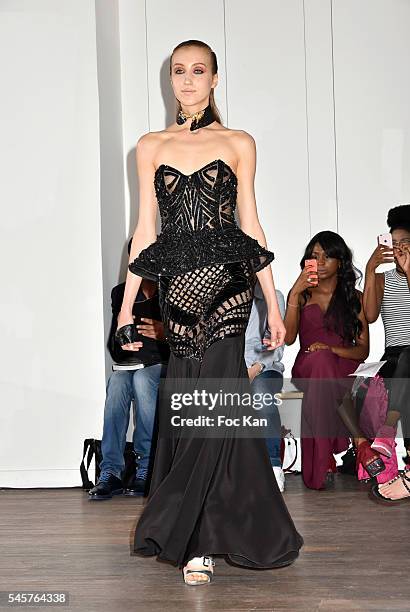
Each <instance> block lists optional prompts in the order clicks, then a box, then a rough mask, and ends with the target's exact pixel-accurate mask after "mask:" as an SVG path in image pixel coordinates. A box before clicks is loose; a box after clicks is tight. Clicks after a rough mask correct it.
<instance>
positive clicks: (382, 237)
mask: <svg viewBox="0 0 410 612" xmlns="http://www.w3.org/2000/svg"><path fill="white" fill-rule="evenodd" d="M377 242H378V244H379V245H380V246H385V247H388V248H389V249H390V250H391V251H392V250H393V238H392V235H391V234H390V232H389V233H388V234H379V235H378V236H377Z"/></svg>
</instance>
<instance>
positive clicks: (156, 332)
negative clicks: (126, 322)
mask: <svg viewBox="0 0 410 612" xmlns="http://www.w3.org/2000/svg"><path fill="white" fill-rule="evenodd" d="M141 321H143V323H139V324H138V325H136V328H137V330H138V331H139V333H140V334H141V336H146V337H147V338H153V339H154V340H165V333H164V324H163V322H162V321H156V320H155V319H145V318H143V317H141Z"/></svg>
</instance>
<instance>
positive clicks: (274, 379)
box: [251, 370, 284, 490]
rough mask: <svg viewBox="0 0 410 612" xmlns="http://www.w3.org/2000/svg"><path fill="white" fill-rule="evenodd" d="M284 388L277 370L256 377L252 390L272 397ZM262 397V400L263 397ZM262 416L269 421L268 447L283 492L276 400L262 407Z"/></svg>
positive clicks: (279, 428) (279, 425)
mask: <svg viewBox="0 0 410 612" xmlns="http://www.w3.org/2000/svg"><path fill="white" fill-rule="evenodd" d="M282 386H283V375H282V374H281V373H280V372H277V371H276V370H268V371H267V372H262V373H261V374H259V376H255V378H254V379H253V381H252V384H251V390H252V394H256V393H258V394H264V393H269V394H270V396H273V395H275V393H280V391H281V390H282ZM260 397H261V398H262V397H263V395H261V396H260ZM261 403H263V402H261ZM260 416H261V417H265V418H267V419H268V436H267V438H266V444H267V447H268V452H269V458H270V462H271V465H272V468H273V471H274V472H275V476H276V478H277V480H278V485H279V488H280V489H281V490H283V488H284V474H283V470H282V460H281V456H280V446H281V422H280V415H279V410H278V406H277V404H276V401H275V400H274V399H272V401H269V402H267V403H266V404H264V405H263V406H262V408H261V410H260Z"/></svg>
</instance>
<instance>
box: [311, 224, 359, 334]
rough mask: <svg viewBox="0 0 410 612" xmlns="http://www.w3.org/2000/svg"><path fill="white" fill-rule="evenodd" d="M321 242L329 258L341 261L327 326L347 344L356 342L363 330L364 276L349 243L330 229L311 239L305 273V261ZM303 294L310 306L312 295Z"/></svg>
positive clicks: (326, 321) (328, 312)
mask: <svg viewBox="0 0 410 612" xmlns="http://www.w3.org/2000/svg"><path fill="white" fill-rule="evenodd" d="M317 243H319V244H320V246H321V247H322V249H323V250H324V251H325V253H326V255H327V256H328V257H334V258H335V259H338V260H339V262H340V268H339V270H338V274H337V277H338V278H337V285H336V289H335V291H334V293H333V295H332V298H331V300H330V303H329V307H328V309H327V311H326V315H325V325H326V327H327V329H332V330H333V331H336V332H337V333H338V334H340V336H341V337H342V338H343V339H344V341H345V342H348V343H353V342H354V341H355V339H356V337H358V336H360V334H361V332H362V330H363V324H362V322H361V321H360V319H359V317H358V315H359V313H360V311H361V308H362V306H361V303H360V299H359V296H358V293H357V290H356V283H357V281H358V280H360V279H361V278H362V277H363V275H362V273H361V272H360V270H359V269H358V268H356V267H355V266H354V265H353V261H352V259H353V258H352V251H351V250H350V249H349V247H348V246H347V244H346V242H345V241H344V240H343V238H342V237H341V236H340V235H339V234H336V232H331V231H330V230H326V231H323V232H319V233H318V234H316V235H315V236H313V238H312V239H311V240H310V242H309V244H308V245H307V247H306V249H305V253H304V255H303V258H302V259H301V261H300V267H301V269H302V270H303V268H304V267H305V259H312V252H313V248H314V246H315V244H317ZM302 295H303V298H304V300H305V302H304V303H305V304H306V302H307V298H308V296H309V297H310V296H311V295H312V293H311V291H310V290H309V289H305V291H304V292H303V293H302ZM340 332H341V333H340Z"/></svg>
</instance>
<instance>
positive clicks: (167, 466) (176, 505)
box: [129, 159, 303, 568]
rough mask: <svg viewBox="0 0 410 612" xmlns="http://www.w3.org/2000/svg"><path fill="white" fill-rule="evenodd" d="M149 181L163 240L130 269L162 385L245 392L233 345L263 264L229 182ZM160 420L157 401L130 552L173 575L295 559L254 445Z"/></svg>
mask: <svg viewBox="0 0 410 612" xmlns="http://www.w3.org/2000/svg"><path fill="white" fill-rule="evenodd" d="M154 184H155V191H156V196H157V200H158V205H159V210H160V214H161V220H162V232H161V234H160V235H159V236H158V237H157V240H156V242H154V243H153V244H151V245H149V246H148V247H147V248H145V249H144V250H142V251H141V252H140V254H139V256H138V257H137V258H136V259H135V260H134V261H133V262H131V263H130V264H129V269H130V270H131V272H133V273H135V274H137V275H139V276H141V277H146V278H150V279H154V280H157V281H158V282H159V299H160V307H161V312H162V319H163V322H164V326H165V331H166V337H167V339H168V342H169V345H170V349H171V357H170V360H169V364H168V370H167V380H182V379H185V380H192V384H193V386H197V387H200V386H201V383H202V382H203V381H205V380H208V379H212V378H215V377H216V378H218V379H220V380H221V379H226V380H227V381H228V380H230V381H232V379H234V380H237V381H238V383H239V382H240V385H241V388H242V389H247V390H248V391H250V386H249V378H248V372H247V368H246V364H245V360H244V338H245V330H246V327H247V323H248V318H249V315H250V310H251V306H252V299H253V288H254V284H255V281H256V276H255V273H256V272H258V271H259V270H261V269H262V268H263V267H265V266H266V265H268V264H269V263H270V262H271V261H272V260H273V258H274V255H273V253H271V252H270V251H268V250H266V249H265V248H263V247H262V246H260V245H259V243H258V242H257V241H256V240H254V239H253V238H251V237H250V236H248V235H247V234H245V233H244V232H243V231H242V230H241V229H240V228H239V227H238V226H237V224H236V221H235V217H234V212H235V206H236V195H237V177H236V175H235V173H234V172H233V170H232V169H231V168H230V167H229V165H228V164H226V163H225V162H224V161H223V160H221V159H217V160H214V161H211V162H210V163H208V164H207V165H205V166H204V167H202V168H200V169H198V170H197V171H195V172H194V173H192V174H191V175H189V176H188V175H185V174H183V173H182V172H180V171H179V170H178V169H177V168H173V167H172V166H169V165H164V164H163V165H161V166H160V167H159V168H157V170H156V172H155V178H154ZM160 397H161V396H160ZM170 412H171V411H170V406H169V403H168V402H167V401H166V400H165V399H163V400H161V401H160V404H159V424H160V425H159V427H160V435H159V439H158V444H157V451H156V456H155V462H154V468H153V476H152V481H151V489H150V494H149V497H148V500H147V503H146V505H145V508H144V510H143V513H142V516H141V518H140V520H139V522H138V525H137V528H136V531H135V551H136V552H137V553H140V554H142V555H146V556H149V555H158V557H160V558H161V559H166V560H168V561H171V562H173V563H174V564H176V565H178V566H180V567H182V566H183V565H184V564H186V563H187V561H189V560H190V559H192V558H193V557H200V556H202V555H219V554H221V555H225V556H226V557H228V558H229V560H230V561H232V562H233V563H235V564H238V565H241V566H244V567H249V568H274V567H279V566H283V565H287V564H289V563H291V562H292V561H294V559H295V558H296V557H297V556H298V551H299V549H300V547H301V546H302V543H303V540H302V537H301V536H300V535H299V534H298V532H297V531H296V529H295V527H294V524H293V522H292V519H291V517H290V515H289V513H288V510H287V508H286V505H285V503H284V501H283V498H282V495H281V493H280V492H279V489H278V486H277V484H276V479H275V476H274V474H273V471H272V468H271V465H270V461H269V458H268V453H267V449H266V443H265V440H264V439H263V438H261V437H259V438H235V437H233V436H229V437H220V438H209V437H203V438H199V437H195V436H185V435H183V433H184V432H181V430H179V431H178V430H176V431H175V433H174V434H173V435H169V434H164V435H161V428H162V427H163V425H164V424H165V423H168V422H169V417H170Z"/></svg>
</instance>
